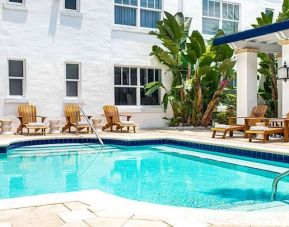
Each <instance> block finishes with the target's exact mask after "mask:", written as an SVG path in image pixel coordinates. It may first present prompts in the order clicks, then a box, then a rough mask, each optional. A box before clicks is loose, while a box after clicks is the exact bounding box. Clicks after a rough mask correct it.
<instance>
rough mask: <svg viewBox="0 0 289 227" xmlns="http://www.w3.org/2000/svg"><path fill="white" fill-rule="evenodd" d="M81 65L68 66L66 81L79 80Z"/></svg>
mask: <svg viewBox="0 0 289 227" xmlns="http://www.w3.org/2000/svg"><path fill="white" fill-rule="evenodd" d="M78 74H79V65H78V64H66V79H73V80H78V79H79V75H78Z"/></svg>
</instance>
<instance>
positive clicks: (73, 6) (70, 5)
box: [64, 0, 80, 11]
mask: <svg viewBox="0 0 289 227" xmlns="http://www.w3.org/2000/svg"><path fill="white" fill-rule="evenodd" d="M79 1H80V0H65V3H64V4H65V6H64V8H65V9H69V10H76V11H79V10H80V2H79Z"/></svg>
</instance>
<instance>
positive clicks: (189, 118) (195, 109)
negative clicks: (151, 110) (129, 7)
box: [146, 12, 235, 126]
mask: <svg viewBox="0 0 289 227" xmlns="http://www.w3.org/2000/svg"><path fill="white" fill-rule="evenodd" d="M190 27H191V18H185V17H184V16H183V14H182V13H177V14H176V15H174V16H173V15H171V14H170V13H168V12H165V18H164V19H163V20H161V21H159V22H158V23H157V28H158V31H154V32H151V33H150V34H152V35H154V36H156V37H157V38H158V39H159V40H160V41H161V42H162V46H158V45H154V46H153V47H152V52H151V55H152V56H154V57H156V58H157V59H158V61H159V62H160V63H162V64H163V65H165V66H166V67H167V72H166V74H171V75H172V83H171V86H170V87H169V88H167V87H165V86H164V84H163V83H161V82H152V83H149V84H148V85H146V93H147V94H148V95H149V94H152V93H153V92H156V91H157V90H158V89H159V88H162V89H163V90H164V93H165V94H164V97H163V101H162V104H163V106H164V109H165V110H167V108H168V104H170V105H171V107H172V110H173V114H174V118H176V119H180V122H181V123H183V124H192V125H195V126H199V125H203V126H208V125H209V124H210V122H211V119H212V113H213V111H214V110H215V109H216V106H217V105H218V103H219V101H220V98H221V94H222V93H223V91H224V89H225V88H226V87H227V86H228V84H230V81H231V79H232V78H233V77H234V73H233V70H232V69H233V67H234V66H235V61H233V60H232V56H233V50H232V49H231V48H230V47H229V46H228V45H226V44H224V45H220V46H214V45H213V44H212V42H209V43H208V44H207V45H206V44H205V41H204V38H203V37H202V35H201V34H200V33H199V32H198V31H192V32H191V33H190V32H189V29H190ZM221 35H224V33H223V32H222V31H219V32H218V34H217V37H219V36H221Z"/></svg>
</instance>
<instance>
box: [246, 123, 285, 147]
mask: <svg viewBox="0 0 289 227" xmlns="http://www.w3.org/2000/svg"><path fill="white" fill-rule="evenodd" d="M272 123H273V124H272ZM274 123H277V125H278V126H277V127H276V126H275V127H274V125H276V124H274ZM265 125H266V126H267V127H264V128H262V127H261V128H258V127H251V128H250V129H249V130H247V131H246V132H245V133H246V134H247V135H248V138H249V142H252V139H253V136H254V135H262V141H263V143H265V142H268V141H269V137H270V135H273V134H278V135H282V136H283V140H284V142H289V119H288V117H287V118H285V119H284V118H283V119H282V118H281V119H280V118H267V119H265Z"/></svg>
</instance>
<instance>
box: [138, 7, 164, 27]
mask: <svg viewBox="0 0 289 227" xmlns="http://www.w3.org/2000/svg"><path fill="white" fill-rule="evenodd" d="M160 19H161V13H160V12H155V11H149V10H141V11H140V26H141V27H145V28H156V22H157V21H159V20H160Z"/></svg>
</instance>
